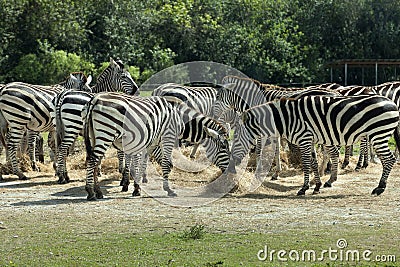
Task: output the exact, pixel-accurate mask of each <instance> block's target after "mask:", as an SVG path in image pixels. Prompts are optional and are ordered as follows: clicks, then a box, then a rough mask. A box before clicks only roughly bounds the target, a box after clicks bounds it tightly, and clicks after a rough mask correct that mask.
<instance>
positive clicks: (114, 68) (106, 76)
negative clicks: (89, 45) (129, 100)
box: [92, 58, 139, 95]
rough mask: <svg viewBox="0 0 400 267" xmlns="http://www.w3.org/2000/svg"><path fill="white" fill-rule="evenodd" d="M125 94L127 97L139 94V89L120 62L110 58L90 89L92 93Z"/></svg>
mask: <svg viewBox="0 0 400 267" xmlns="http://www.w3.org/2000/svg"><path fill="white" fill-rule="evenodd" d="M117 91H121V92H125V93H126V94H128V95H134V94H139V87H138V86H137V84H136V83H135V82H134V81H133V79H132V77H131V74H130V73H129V71H127V70H126V69H124V65H123V63H122V61H121V60H117V61H114V60H113V59H112V58H110V65H108V67H107V68H106V69H105V70H104V71H103V72H102V73H101V74H100V75H99V77H98V78H97V83H96V85H94V86H93V87H92V92H93V93H100V92H117Z"/></svg>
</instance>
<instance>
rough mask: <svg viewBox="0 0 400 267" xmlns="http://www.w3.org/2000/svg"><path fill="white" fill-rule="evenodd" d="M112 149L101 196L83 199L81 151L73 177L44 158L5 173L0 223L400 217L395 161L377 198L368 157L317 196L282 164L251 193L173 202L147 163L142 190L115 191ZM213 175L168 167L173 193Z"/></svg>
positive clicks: (272, 222)
mask: <svg viewBox="0 0 400 267" xmlns="http://www.w3.org/2000/svg"><path fill="white" fill-rule="evenodd" d="M112 153H114V152H112ZM112 153H111V154H110V155H109V156H108V158H106V159H105V161H104V163H103V173H104V175H103V176H102V177H101V178H100V181H101V188H102V190H103V193H104V195H105V198H104V199H102V200H98V201H95V202H88V201H87V200H86V192H85V190H84V185H85V170H84V169H83V166H84V157H83V155H77V156H74V157H73V158H72V159H71V160H69V165H68V166H69V168H70V177H71V179H72V181H71V182H70V183H69V184H64V185H59V184H57V182H56V178H55V177H54V173H53V171H52V169H51V167H50V164H47V165H41V170H42V171H41V172H29V173H27V175H28V177H29V178H30V179H29V180H27V181H19V180H17V179H16V177H15V176H13V175H5V176H4V178H5V179H4V181H2V182H0V227H3V228H6V227H8V226H7V223H11V221H12V218H13V217H15V216H23V215H24V214H31V213H35V214H37V216H47V217H51V216H56V217H57V216H60V215H62V216H64V217H65V216H66V217H68V218H76V219H77V220H78V222H79V220H80V219H82V218H83V217H87V216H89V217H92V218H98V217H103V218H107V217H109V216H110V214H112V217H113V219H114V220H118V218H121V220H129V218H140V220H141V222H142V223H143V224H142V228H143V229H153V230H154V229H161V228H163V227H165V228H181V227H183V225H184V226H188V225H193V224H194V223H201V224H205V225H207V226H208V227H209V228H211V229H213V230H215V231H224V232H242V231H249V230H250V231H261V232H264V231H282V229H283V227H284V228H285V229H290V228H293V229H295V228H296V227H299V226H304V227H306V226H307V225H314V226H316V225H333V224H343V225H365V226H376V225H382V224H389V225H393V226H395V225H398V223H399V214H400V201H399V200H400V199H399V196H400V180H399V177H400V165H395V167H394V169H393V171H392V173H391V175H390V177H389V180H388V186H387V189H386V191H385V192H384V193H383V194H382V195H381V196H378V197H373V196H371V191H372V189H374V188H375V187H376V186H377V184H378V181H379V177H380V174H381V166H380V165H379V164H370V167H368V168H367V169H366V170H362V171H361V172H354V171H352V168H354V166H355V158H354V159H352V162H351V164H350V166H349V167H348V169H346V170H341V171H340V172H339V174H340V175H339V179H338V181H337V182H336V183H334V186H333V187H332V188H324V189H322V190H321V193H320V194H319V195H311V193H312V190H309V192H307V194H306V196H303V197H297V196H296V193H297V191H298V190H299V188H300V186H301V184H302V179H303V178H302V173H301V171H300V170H298V169H288V168H287V169H286V170H284V171H283V172H282V175H281V178H280V179H279V180H277V181H270V180H269V179H267V180H265V181H264V182H263V184H262V186H260V187H259V188H257V189H256V190H255V191H253V192H249V191H246V186H245V185H243V186H241V187H239V190H238V191H236V192H234V193H229V194H227V195H226V196H225V197H220V198H214V197H208V198H207V196H203V197H201V196H195V197H193V196H185V195H180V196H179V195H178V197H177V198H175V199H174V202H173V203H172V206H171V202H170V201H169V200H168V199H169V198H168V197H166V195H165V193H164V192H162V190H160V189H154V190H153V191H152V188H153V187H154V188H157V187H159V188H160V187H161V180H160V177H159V175H158V174H157V167H154V166H153V165H150V166H149V167H150V168H149V179H150V182H149V184H147V185H142V188H143V191H142V196H140V197H132V196H131V192H124V193H123V192H120V191H121V188H120V186H119V179H120V174H119V173H118V172H117V171H116V169H117V168H116V167H117V161H116V159H115V158H114V157H113V155H114V154H112ZM219 174H220V172H219V170H218V169H217V168H215V167H212V168H206V170H204V171H200V172H197V173H187V172H183V171H179V170H177V169H174V170H173V171H172V173H171V175H170V179H171V183H172V186H173V188H176V189H177V192H179V188H193V187H199V186H203V185H206V184H208V183H209V182H210V181H211V180H213V179H215V178H216V177H218V175H219ZM249 176H251V174H249V173H245V174H243V177H245V178H246V177H249ZM327 179H328V176H324V177H323V181H325V180H327ZM243 181H245V179H244V180H243ZM244 183H245V182H244ZM131 190H133V186H131V188H130V191H131ZM157 190H159V191H157ZM146 192H149V194H148V193H146ZM178 194H179V193H178ZM182 206H184V207H182ZM58 223H60V224H62V223H63V222H62V221H59V222H58Z"/></svg>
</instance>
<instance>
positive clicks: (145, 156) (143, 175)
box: [138, 151, 149, 183]
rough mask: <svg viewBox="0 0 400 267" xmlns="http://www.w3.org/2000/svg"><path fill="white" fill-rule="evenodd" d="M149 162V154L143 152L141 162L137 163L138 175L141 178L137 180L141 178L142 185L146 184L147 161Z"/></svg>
mask: <svg viewBox="0 0 400 267" xmlns="http://www.w3.org/2000/svg"><path fill="white" fill-rule="evenodd" d="M148 160H149V153H148V152H147V151H145V152H143V154H142V157H141V160H140V162H139V173H141V176H138V178H140V177H141V178H142V183H147V182H148V180H147V161H148Z"/></svg>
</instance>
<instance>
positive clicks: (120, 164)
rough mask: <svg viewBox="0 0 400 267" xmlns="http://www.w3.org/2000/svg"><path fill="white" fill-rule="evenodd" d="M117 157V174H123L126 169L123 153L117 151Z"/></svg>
mask: <svg viewBox="0 0 400 267" xmlns="http://www.w3.org/2000/svg"><path fill="white" fill-rule="evenodd" d="M117 157H118V171H119V173H123V172H124V171H125V168H126V164H125V165H124V158H125V153H124V152H123V151H121V150H118V151H117ZM128 170H129V168H128Z"/></svg>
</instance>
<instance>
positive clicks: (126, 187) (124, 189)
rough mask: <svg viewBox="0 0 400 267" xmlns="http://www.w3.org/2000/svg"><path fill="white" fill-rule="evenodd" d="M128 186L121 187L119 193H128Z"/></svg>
mask: <svg viewBox="0 0 400 267" xmlns="http://www.w3.org/2000/svg"><path fill="white" fill-rule="evenodd" d="M128 187H129V186H128V185H122V190H121V192H128Z"/></svg>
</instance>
